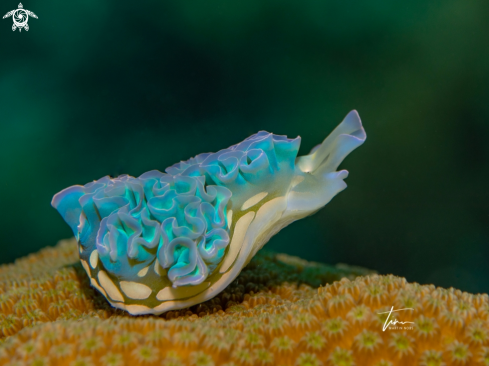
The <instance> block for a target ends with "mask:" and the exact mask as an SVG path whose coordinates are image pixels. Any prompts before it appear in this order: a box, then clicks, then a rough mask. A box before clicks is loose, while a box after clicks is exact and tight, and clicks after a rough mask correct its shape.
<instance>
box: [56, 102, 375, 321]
mask: <svg viewBox="0 0 489 366" xmlns="http://www.w3.org/2000/svg"><path fill="white" fill-rule="evenodd" d="M365 139H366V135H365V131H364V129H363V127H362V124H361V121H360V118H359V116H358V114H357V112H356V111H352V112H350V113H349V114H348V115H347V116H346V118H345V119H344V120H343V122H342V123H341V124H340V125H339V126H338V127H337V128H336V129H335V130H334V131H333V132H332V133H331V134H330V135H329V136H328V137H327V138H326V139H325V140H324V141H323V142H322V143H321V144H320V145H318V146H316V147H315V148H314V149H313V150H312V151H311V152H310V154H308V155H305V156H301V157H297V153H298V150H299V146H300V137H297V138H295V139H289V138H287V137H286V136H279V135H274V134H271V133H268V132H265V131H260V132H258V133H257V134H255V135H252V136H250V137H248V138H247V139H246V140H244V141H243V142H241V143H239V144H237V145H233V146H231V147H229V148H227V149H224V150H221V151H219V152H217V153H205V154H200V155H197V156H196V157H194V158H191V159H189V160H187V161H185V162H180V163H178V164H175V165H173V166H171V167H169V168H167V169H166V173H162V172H159V171H157V170H153V171H150V172H147V173H144V174H143V175H141V176H140V177H138V178H134V177H131V176H128V175H122V176H119V177H117V178H110V177H108V176H106V177H103V178H101V179H99V180H97V181H94V182H91V183H88V184H86V185H85V186H78V185H77V186H72V187H69V188H66V189H65V190H63V191H61V192H59V193H58V194H56V195H55V196H54V197H53V200H52V205H53V207H55V208H56V209H57V210H58V211H59V213H60V214H61V216H62V217H63V219H64V220H65V221H66V222H67V223H68V225H69V226H70V227H71V229H72V230H73V232H74V234H75V237H76V239H77V241H78V243H79V253H80V261H81V263H82V265H83V267H84V269H85V271H86V272H87V274H88V276H89V277H90V281H91V284H92V286H93V287H95V288H96V289H97V290H98V291H99V292H100V293H102V294H103V295H104V296H105V297H106V298H107V300H108V301H109V302H110V304H111V305H112V306H114V307H116V308H119V309H123V310H126V311H128V312H129V313H131V314H133V315H138V314H161V313H163V312H165V311H169V310H175V309H182V308H186V307H189V306H192V305H195V304H199V303H202V302H204V301H206V300H209V299H211V298H213V297H215V296H216V295H217V294H219V293H220V292H221V291H222V290H224V289H225V288H226V286H228V285H229V284H230V283H231V282H232V281H233V280H234V279H235V278H236V277H237V276H238V275H239V273H240V272H241V270H242V269H243V267H244V266H245V265H246V264H247V263H248V262H249V261H250V260H251V258H252V257H253V256H254V255H255V254H256V252H257V251H258V250H259V249H261V248H262V247H263V245H264V244H265V243H266V242H267V241H268V240H269V239H270V237H271V236H273V235H274V234H276V233H277V232H278V231H280V230H281V229H282V228H283V227H285V226H287V225H288V224H290V223H291V222H293V221H295V220H298V219H301V218H304V217H306V216H308V215H311V214H313V213H314V212H316V211H317V210H319V209H320V208H322V207H323V206H324V205H326V204H327V203H328V202H329V201H330V200H331V199H332V198H333V197H334V196H335V195H336V194H337V193H338V192H340V191H341V190H343V189H344V188H345V187H346V184H345V183H344V181H343V179H345V178H346V177H347V175H348V172H347V171H346V170H342V171H339V172H337V171H336V168H337V167H338V165H339V164H340V163H341V161H342V160H343V159H344V158H345V157H346V156H347V155H348V154H349V153H350V152H351V151H352V150H354V149H355V148H356V147H358V146H360V145H361V144H362V143H363V142H364V141H365Z"/></svg>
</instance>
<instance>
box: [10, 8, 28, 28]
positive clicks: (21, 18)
mask: <svg viewBox="0 0 489 366" xmlns="http://www.w3.org/2000/svg"><path fill="white" fill-rule="evenodd" d="M12 18H13V20H14V24H15V25H16V26H17V27H18V28H22V27H24V26H25V25H26V24H27V20H28V19H29V15H28V14H27V12H26V11H25V10H24V9H17V10H16V11H15V12H14V14H13V16H12Z"/></svg>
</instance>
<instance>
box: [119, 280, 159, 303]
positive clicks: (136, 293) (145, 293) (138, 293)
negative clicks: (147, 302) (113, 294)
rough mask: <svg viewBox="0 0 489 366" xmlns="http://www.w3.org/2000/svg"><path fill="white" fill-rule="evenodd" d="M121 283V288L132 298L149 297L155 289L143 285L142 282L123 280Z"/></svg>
mask: <svg viewBox="0 0 489 366" xmlns="http://www.w3.org/2000/svg"><path fill="white" fill-rule="evenodd" d="M119 284H120V285H121V290H122V291H123V292H124V293H125V294H126V296H127V297H130V298H131V299H137V300H144V299H147V298H148V297H149V295H151V292H152V291H153V290H151V288H150V287H148V286H146V285H143V284H142V283H137V282H128V281H121V282H119Z"/></svg>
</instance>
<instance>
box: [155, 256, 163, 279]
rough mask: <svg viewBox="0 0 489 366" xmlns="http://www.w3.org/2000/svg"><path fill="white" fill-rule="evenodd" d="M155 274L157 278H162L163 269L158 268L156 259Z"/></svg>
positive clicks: (158, 263)
mask: <svg viewBox="0 0 489 366" xmlns="http://www.w3.org/2000/svg"><path fill="white" fill-rule="evenodd" d="M155 272H156V274H157V275H158V276H162V275H163V272H164V268H163V267H161V266H160V262H159V261H158V258H156V260H155Z"/></svg>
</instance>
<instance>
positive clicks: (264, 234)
mask: <svg viewBox="0 0 489 366" xmlns="http://www.w3.org/2000/svg"><path fill="white" fill-rule="evenodd" d="M286 208H287V200H286V199H285V197H283V196H282V197H275V198H274V199H272V200H270V201H268V202H267V203H265V204H264V205H263V206H261V207H260V209H259V210H258V212H257V213H256V218H255V220H254V221H253V223H252V224H251V226H250V228H249V230H248V231H249V232H250V234H251V235H252V237H253V240H254V243H253V250H252V251H251V255H250V256H249V257H248V260H247V261H246V263H245V265H246V264H248V262H249V261H250V260H251V258H253V257H254V256H255V254H256V252H258V251H259V250H260V249H261V248H262V247H263V245H265V243H267V242H268V240H270V238H271V237H272V235H275V234H276V233H277V232H278V231H279V230H280V229H282V228H283V226H276V223H277V222H278V221H279V220H280V218H281V217H282V215H283V213H284V211H285V210H286Z"/></svg>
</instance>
